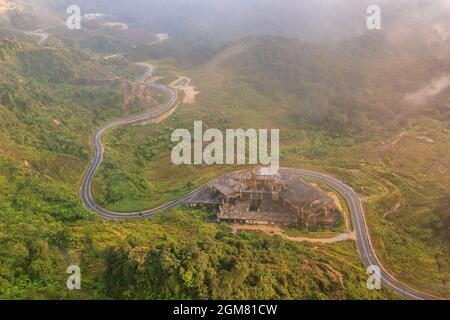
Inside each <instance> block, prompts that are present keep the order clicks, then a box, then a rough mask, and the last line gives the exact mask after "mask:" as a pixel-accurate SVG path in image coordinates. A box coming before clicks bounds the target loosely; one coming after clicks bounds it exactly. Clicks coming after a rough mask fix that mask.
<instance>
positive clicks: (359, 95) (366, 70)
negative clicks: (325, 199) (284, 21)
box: [94, 35, 450, 296]
mask: <svg viewBox="0 0 450 320" xmlns="http://www.w3.org/2000/svg"><path fill="white" fill-rule="evenodd" d="M416 44H417V43H416ZM434 53H435V51H433V54H430V52H429V51H426V50H421V51H411V52H405V51H404V50H401V48H399V47H397V46H392V43H390V41H389V39H388V38H387V37H385V36H383V35H374V36H368V37H362V38H357V39H354V40H352V41H349V42H346V43H343V44H342V45H340V46H338V47H333V48H331V47H330V46H326V45H315V44H305V43H303V42H301V41H298V40H289V39H284V38H274V37H269V38H267V37H266V38H259V37H258V38H250V39H248V40H242V41H239V42H237V43H235V44H233V45H231V46H229V47H228V48H226V49H225V50H224V51H223V52H221V53H219V54H218V55H217V56H215V57H214V58H213V59H211V61H208V62H206V63H204V64H203V65H201V66H199V67H198V68H196V69H193V70H191V71H190V72H189V75H190V76H191V77H192V84H193V85H194V86H195V87H196V90H198V91H199V92H200V94H199V95H198V96H197V99H196V102H195V103H194V104H193V105H187V104H186V105H184V106H182V108H181V109H180V111H179V112H178V113H177V114H176V115H175V116H174V117H173V118H172V119H171V120H169V121H167V122H165V123H162V124H159V125H157V126H151V127H149V126H144V127H129V128H120V129H117V130H114V131H112V132H111V133H108V136H107V139H106V145H107V152H106V159H105V163H104V164H103V168H101V169H100V172H99V175H98V177H97V179H96V182H95V193H94V195H95V197H96V199H97V201H98V202H99V203H101V204H102V205H104V206H106V207H108V208H110V209H113V210H125V211H131V210H143V209H146V208H149V207H154V206H156V205H158V204H162V203H164V202H166V201H168V200H171V199H175V198H177V197H179V196H181V195H182V194H184V193H186V192H187V191H189V190H192V189H193V188H195V187H196V186H199V185H201V184H202V183H204V182H207V181H208V180H210V179H211V178H213V177H214V176H217V175H218V174H220V173H223V172H225V171H230V170H233V169H234V168H231V167H228V168H225V167H223V168H222V167H194V166H183V167H177V166H174V165H172V164H171V162H170V150H171V148H170V146H171V143H170V133H171V132H172V131H173V130H174V129H176V128H188V129H189V128H192V124H193V121H194V120H200V119H201V120H203V122H204V125H205V126H206V127H213V128H220V129H226V128H239V127H242V128H280V129H281V141H280V143H281V151H282V152H281V156H282V159H281V165H282V166H292V167H300V168H311V169H314V170H317V171H321V172H326V173H328V174H332V175H334V176H336V177H339V178H340V179H342V180H343V181H345V182H346V183H348V184H349V185H351V186H353V187H354V189H355V190H357V191H358V193H359V194H360V196H361V197H363V199H364V200H365V208H366V212H367V215H368V220H369V224H370V225H369V229H370V230H371V236H372V238H373V239H374V245H375V246H376V248H377V252H378V253H379V255H380V257H381V259H382V261H383V263H384V264H385V265H386V266H387V268H388V270H392V272H393V273H394V274H395V275H396V276H398V277H399V278H400V279H402V280H404V281H405V282H406V283H408V284H410V285H412V286H414V287H416V288H420V289H422V290H428V291H429V292H434V293H435V294H438V295H443V296H448V294H449V293H450V291H449V290H448V281H447V279H448V277H449V272H450V261H449V260H448V257H449V250H450V247H449V246H448V243H449V242H448V240H449V239H448V232H447V231H446V230H448V227H449V217H450V213H449V212H448V210H447V208H446V207H445V206H444V207H443V206H442V204H443V203H446V202H448V198H449V196H450V189H449V188H448V186H449V185H450V181H449V179H448V175H447V174H446V172H448V170H450V168H449V167H448V161H447V160H448V159H450V155H449V150H450V148H449V147H450V146H449V142H448V139H447V138H446V137H448V134H449V131H448V130H449V128H448V123H447V121H448V117H449V111H448V110H449V109H448V103H449V102H448V90H449V88H448V87H445V86H444V87H443V88H441V89H440V90H437V91H435V92H433V94H431V95H428V96H427V100H426V101H427V103H425V104H421V103H418V104H416V103H412V102H410V101H408V99H407V98H406V97H408V96H409V95H410V93H412V92H420V91H421V89H422V88H423V87H424V86H427V85H428V84H429V83H430V82H433V81H434V79H436V78H438V79H439V78H440V77H442V76H445V75H446V74H447V73H448V72H449V70H450V69H449V64H448V61H447V60H445V59H442V58H441V57H439V56H436V55H434ZM398 54H403V55H405V56H406V57H408V59H397V55H398ZM394 66H395V69H394ZM412 66H415V67H414V68H413V67H412ZM176 72H177V70H173V69H172V68H171V67H168V66H164V67H163V68H162V69H161V72H160V74H159V75H160V76H163V77H167V79H171V78H173V74H174V73H176ZM386 79H389V81H386ZM166 81H167V82H169V80H166ZM130 141H133V144H131V143H130ZM149 146H151V149H152V151H151V153H150V152H148V151H147V150H148V149H149ZM124 155H126V156H124ZM117 172H120V174H118V173H117ZM129 190H133V191H132V192H130V191H129ZM418 190H420V191H418ZM419 193H420V196H419Z"/></svg>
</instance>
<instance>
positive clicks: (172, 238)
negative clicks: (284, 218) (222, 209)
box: [0, 0, 450, 300]
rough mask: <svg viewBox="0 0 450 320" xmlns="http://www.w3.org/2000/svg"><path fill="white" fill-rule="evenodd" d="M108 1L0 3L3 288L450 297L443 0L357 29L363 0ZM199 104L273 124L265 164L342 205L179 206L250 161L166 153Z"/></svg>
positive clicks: (209, 116) (141, 295)
mask: <svg viewBox="0 0 450 320" xmlns="http://www.w3.org/2000/svg"><path fill="white" fill-rule="evenodd" d="M114 1H115V5H116V6H108V3H107V2H104V1H102V0H98V1H96V3H93V2H89V1H80V5H81V6H82V9H83V11H82V12H83V13H87V12H105V15H104V16H103V15H102V16H101V17H96V18H95V19H87V20H83V27H82V29H81V30H67V29H66V28H65V27H64V24H63V23H62V22H63V21H64V18H65V15H64V12H65V11H64V9H65V6H66V1H65V0H58V1H47V0H36V2H35V1H34V0H33V1H30V2H29V3H28V2H26V1H18V2H17V3H18V4H19V7H11V6H9V7H8V9H7V10H1V9H0V10H1V11H0V15H1V16H0V31H1V32H0V35H1V37H0V74H1V75H2V76H1V77H0V125H1V126H0V164H1V166H0V270H1V271H2V272H1V274H0V298H1V299H101V300H102V299H130V300H131V299H233V300H245V299H264V300H265V299H283V300H290V299H313V300H315V299H338V300H346V299H370V300H372V299H449V297H450V286H449V282H448V279H449V276H450V260H449V257H450V246H449V243H450V242H449V239H450V238H449V227H450V223H449V222H450V220H449V219H450V211H449V208H450V188H449V186H450V178H449V177H450V175H449V174H448V172H450V171H449V170H450V167H449V165H448V164H449V163H450V140H449V137H450V127H449V126H448V123H449V121H450V113H449V103H450V101H449V97H450V92H449V89H450V86H449V85H448V81H447V80H448V74H450V60H448V59H447V57H448V53H450V46H449V43H448V37H446V32H445V31H446V30H447V28H448V21H446V17H447V16H446V14H445V12H446V11H445V10H444V8H447V7H446V5H445V3H444V2H442V6H441V5H440V1H439V0H437V1H436V2H435V3H433V4H418V6H419V7H420V6H421V7H420V8H421V11H420V12H421V14H420V15H413V14H408V12H410V11H408V10H402V8H403V9H404V7H403V4H402V3H400V2H398V3H397V4H396V5H392V7H391V6H389V5H388V3H389V0H384V1H383V6H384V7H383V10H387V9H386V8H390V10H392V11H390V12H391V14H390V15H389V16H388V17H387V19H386V20H384V21H385V23H386V24H385V25H383V29H382V30H381V31H379V32H367V31H366V30H364V24H359V22H358V21H359V20H358V19H357V18H355V17H358V12H360V10H359V5H355V6H350V7H349V8H348V9H345V10H344V9H343V8H342V7H339V6H335V5H334V4H333V5H332V4H329V6H330V7H327V5H325V4H323V3H321V1H319V2H317V3H313V2H311V1H306V2H305V3H304V4H294V2H292V3H291V1H286V2H284V3H282V4H281V3H280V4H278V3H277V4H276V5H274V4H270V1H267V2H265V1H264V2H260V3H256V2H254V1H250V0H249V2H243V3H237V2H233V4H227V5H225V4H222V3H221V1H214V2H213V3H211V4H208V5H206V4H199V3H197V2H196V0H194V1H193V2H192V3H190V4H187V3H180V1H179V0H171V1H169V2H167V3H165V4H164V5H162V4H161V5H160V6H158V5H155V4H153V3H151V4H149V3H145V1H137V2H136V7H134V8H130V7H129V6H128V5H127V4H126V1H122V0H114ZM6 2H8V1H6ZM414 3H415V0H414ZM2 5H3V3H2V2H0V8H3V7H4V5H3V6H2ZM361 6H362V7H363V5H361ZM28 8H39V10H34V11H33V10H31V11H30V10H28ZM149 8H151V10H150V11H146V10H148V9H149ZM180 8H183V10H182V12H181V13H182V14H181V13H180V11H179V9H180ZM249 8H251V9H252V10H250V9H249ZM411 8H413V9H411V10H416V9H414V8H415V6H414V5H412V7H411ZM436 8H440V10H436ZM193 10H195V12H196V13H197V14H194V15H192V12H193ZM138 11H140V12H138ZM145 12H147V13H148V12H150V13H149V14H148V17H147V16H146V15H145V14H144V13H145ZM227 12H236V14H235V15H226V13H227ZM274 12H275V13H276V15H275V16H276V17H277V18H276V19H275V18H274V15H273V13H274ZM294 12H295V13H296V14H297V15H299V16H300V17H304V19H299V18H298V17H297V16H295V19H294V15H293V13H294ZM311 12H319V13H318V14H317V15H316V16H315V17H314V19H312V18H310V17H309V16H308V14H310V13H311ZM327 12H328V13H329V12H333V15H331V16H332V17H333V19H332V21H330V22H329V23H328V22H325V21H327V19H329V18H330V17H331V16H326V13H327ZM219 13H220V15H225V16H224V18H223V20H220V19H217V16H218V14H219ZM269 13H270V14H269ZM169 17H170V18H169ZM187 17H195V19H194V18H192V19H187ZM281 17H283V19H281ZM167 21H172V22H173V21H177V23H171V24H168V23H167ZM339 21H341V22H342V23H339ZM343 21H345V23H343ZM362 22H364V21H362ZM383 23H384V22H383ZM413 23H415V24H414V31H415V32H414V34H412V33H410V32H409V31H408V30H409V29H408V27H405V26H411V25H412V24H413ZM224 24H225V25H227V26H230V28H223V25H224ZM313 25H318V26H320V27H318V28H317V29H315V28H311V27H310V26H313ZM205 26H207V27H205ZM142 61H144V62H142ZM196 121H202V123H203V127H204V128H205V129H206V128H217V129H219V130H220V131H222V132H225V130H226V129H228V128H255V129H256V130H258V129H261V128H268V129H279V130H280V165H281V168H280V172H281V173H282V174H295V175H299V176H301V177H302V178H303V179H304V180H305V181H306V182H308V183H311V184H312V185H315V186H317V187H318V188H320V189H322V190H323V191H324V192H328V193H329V194H334V197H335V198H336V199H335V201H336V202H337V203H338V204H339V205H340V206H341V207H342V211H345V213H346V214H347V219H344V220H345V221H342V224H341V225H339V227H335V228H326V227H318V228H309V227H308V226H305V227H299V228H291V227H281V226H278V225H272V226H271V225H248V224H241V223H238V224H235V223H227V222H224V221H217V214H216V212H214V211H212V210H208V209H204V208H192V207H191V206H190V205H189V200H191V199H192V198H193V197H194V196H195V195H196V194H198V193H199V192H201V191H202V190H205V188H207V187H208V186H210V185H211V183H213V182H214V181H217V180H218V179H220V178H221V177H224V176H226V175H227V174H230V173H233V172H238V171H241V170H245V169H248V168H249V167H248V166H246V165H226V164H222V165H206V164H204V163H202V164H190V165H188V164H183V165H175V164H174V163H173V162H172V161H171V151H172V150H173V148H174V147H175V145H176V143H174V142H173V141H171V134H172V133H173V132H174V131H175V130H177V129H179V128H192V124H193V123H195V122H196ZM349 218H350V219H349ZM71 264H75V265H78V266H80V269H81V271H82V277H83V284H82V288H83V289H82V290H80V291H77V290H74V291H69V290H67V288H66V285H65V284H66V278H67V274H66V268H67V266H68V265H71ZM371 265H378V266H380V267H381V276H382V284H383V287H382V289H381V290H368V288H367V286H366V282H367V273H366V269H367V267H368V266H371Z"/></svg>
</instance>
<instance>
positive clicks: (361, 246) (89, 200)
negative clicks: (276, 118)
mask: <svg viewBox="0 0 450 320" xmlns="http://www.w3.org/2000/svg"><path fill="white" fill-rule="evenodd" d="M140 65H143V66H145V67H147V71H146V72H145V74H144V75H142V76H141V77H140V78H139V79H138V82H140V83H144V82H145V80H146V79H147V78H149V77H150V76H151V75H152V73H153V66H152V65H149V64H144V63H142V64H140ZM151 86H153V87H154V88H156V89H158V90H160V91H162V92H165V93H167V94H169V99H168V100H167V102H165V103H164V104H162V105H160V106H159V107H158V108H156V109H154V110H152V111H151V112H148V113H144V114H141V115H134V116H128V117H124V118H121V119H118V120H115V121H113V122H111V123H109V124H107V125H105V126H103V127H101V128H99V129H98V130H97V131H96V132H95V134H94V137H93V139H92V145H93V148H94V158H93V160H92V162H91V164H90V166H89V168H88V170H87V172H86V175H85V176H84V179H83V182H82V184H81V188H80V197H81V201H82V202H83V204H84V206H85V207H86V208H87V209H88V210H90V211H92V212H94V213H96V214H98V215H100V216H102V217H104V218H107V219H115V220H130V219H138V218H142V217H152V216H154V215H155V214H156V213H158V212H161V211H165V210H168V209H172V208H174V207H177V206H179V205H181V204H183V203H185V202H186V201H187V200H188V199H189V198H190V197H191V196H192V195H193V194H195V193H196V192H198V191H199V190H200V189H201V188H203V187H200V188H199V189H196V190H194V191H192V192H191V193H189V194H187V195H185V196H183V197H182V198H180V199H177V200H173V201H171V202H169V203H166V204H164V205H162V206H160V207H158V208H154V209H151V210H147V211H142V212H132V213H125V212H113V211H109V210H106V209H104V208H102V207H100V206H99V205H98V204H96V203H95V201H94V199H93V197H92V193H91V190H92V181H93V177H94V174H95V171H96V170H97V169H98V167H99V166H100V164H101V162H102V160H103V154H104V148H103V145H102V141H101V138H102V135H103V134H104V133H105V131H107V130H108V129H111V128H113V127H117V126H120V125H126V124H132V123H136V122H139V121H143V120H149V119H152V118H156V117H157V116H159V115H161V114H163V113H164V112H167V111H169V110H171V108H172V107H173V106H174V105H175V103H176V102H177V99H178V98H177V92H176V91H175V90H173V89H172V88H169V87H166V86H164V85H156V84H152V85H151ZM280 172H282V173H283V172H284V173H294V174H297V175H300V176H301V177H304V178H312V179H315V180H318V181H321V182H323V183H325V184H327V185H329V186H331V187H332V188H333V189H335V190H336V191H337V192H339V193H340V194H341V195H342V196H343V197H344V199H345V200H346V202H347V205H348V207H349V210H350V214H351V217H352V222H353V227H354V229H355V232H356V249H357V251H358V254H359V256H360V258H361V260H362V262H363V264H364V266H365V267H369V266H379V267H380V269H381V279H382V284H383V285H384V286H387V287H389V288H391V289H393V290H394V291H396V292H397V293H399V294H401V295H402V296H404V297H405V298H407V299H415V300H430V299H439V298H438V297H435V296H432V295H429V294H426V293H423V292H420V291H417V290H414V289H412V288H409V287H408V286H406V285H405V284H403V283H401V282H400V281H398V280H396V279H395V278H394V277H393V276H391V275H390V274H389V273H388V272H387V271H386V270H385V269H384V268H383V266H382V265H381V263H380V261H379V260H378V258H377V256H376V255H375V252H374V249H373V247H372V243H371V241H370V237H369V231H368V228H367V224H366V221H365V217H364V209H363V206H362V203H361V199H360V198H359V197H358V195H357V194H356V193H355V192H354V191H353V189H351V188H350V187H349V186H347V185H346V184H344V183H343V182H341V181H339V180H336V179H334V178H332V177H329V176H327V175H324V174H321V173H317V172H312V171H307V170H300V169H292V168H281V169H280Z"/></svg>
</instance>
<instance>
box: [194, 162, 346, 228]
mask: <svg viewBox="0 0 450 320" xmlns="http://www.w3.org/2000/svg"><path fill="white" fill-rule="evenodd" d="M189 205H190V206H192V207H194V208H198V207H201V208H208V209H212V210H214V211H215V212H216V214H217V219H218V220H219V221H226V222H230V223H242V224H252V225H255V224H257V225H279V226H286V227H294V228H301V229H310V230H314V229H319V228H334V227H336V226H338V224H339V223H340V222H341V221H342V219H341V218H342V213H341V211H340V210H339V208H338V206H337V204H336V202H335V199H333V197H332V196H330V195H329V194H328V193H327V192H325V191H323V190H321V189H320V188H319V187H318V186H317V185H314V184H311V183H308V182H306V181H304V180H302V179H301V178H300V176H298V175H296V174H292V173H279V172H278V171H273V170H268V168H261V167H258V168H254V169H252V170H247V171H241V172H237V173H231V174H228V175H226V176H224V177H221V178H219V179H216V180H214V181H213V182H211V183H210V184H208V185H207V186H206V187H205V188H203V189H202V190H201V192H199V193H197V194H196V195H195V196H194V197H193V198H191V199H190V200H189Z"/></svg>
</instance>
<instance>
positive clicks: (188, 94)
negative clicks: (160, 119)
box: [170, 76, 200, 104]
mask: <svg viewBox="0 0 450 320" xmlns="http://www.w3.org/2000/svg"><path fill="white" fill-rule="evenodd" d="M170 87H172V88H174V89H176V90H181V91H183V93H184V98H183V103H186V104H194V103H195V98H196V97H197V94H199V93H200V92H199V91H196V90H195V87H194V86H192V85H191V79H190V78H188V77H184V76H182V77H179V78H178V79H177V80H175V81H174V82H172V83H171V84H170Z"/></svg>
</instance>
